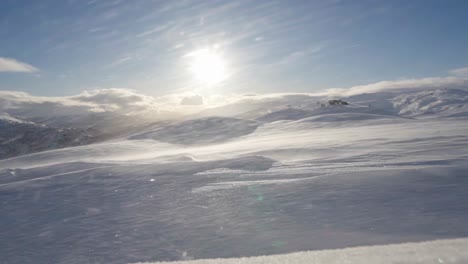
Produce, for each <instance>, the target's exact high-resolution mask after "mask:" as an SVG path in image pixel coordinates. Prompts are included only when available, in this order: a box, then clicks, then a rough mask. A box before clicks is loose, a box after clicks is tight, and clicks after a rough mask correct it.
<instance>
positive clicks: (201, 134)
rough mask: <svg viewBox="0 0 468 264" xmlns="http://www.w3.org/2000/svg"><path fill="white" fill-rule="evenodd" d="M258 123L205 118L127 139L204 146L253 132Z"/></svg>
mask: <svg viewBox="0 0 468 264" xmlns="http://www.w3.org/2000/svg"><path fill="white" fill-rule="evenodd" d="M258 125H259V123H258V122H256V121H252V120H243V119H237V118H227V117H207V118H201V119H194V120H188V121H183V122H180V123H177V124H173V125H168V126H165V127H161V128H159V129H156V130H153V131H149V132H145V133H142V134H137V135H134V136H131V137H130V138H129V139H132V140H135V139H154V140H158V141H163V142H168V143H172V144H182V145H191V144H206V143H216V142H222V141H225V140H229V139H232V138H236V137H240V136H245V135H248V134H250V133H252V132H254V131H255V130H256V129H257V127H258Z"/></svg>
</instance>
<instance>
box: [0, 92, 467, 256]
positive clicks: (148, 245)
mask: <svg viewBox="0 0 468 264" xmlns="http://www.w3.org/2000/svg"><path fill="white" fill-rule="evenodd" d="M462 95H463V92H461V91H454V90H434V91H430V92H427V91H426V92H417V93H413V92H411V93H406V94H402V93H399V94H395V93H393V94H385V95H383V94H374V95H372V94H366V95H360V96H358V95H356V96H354V97H349V98H346V100H348V101H349V102H350V104H349V105H347V106H344V105H338V106H336V105H324V106H320V102H326V100H328V99H329V98H325V97H323V98H318V97H314V98H312V97H310V96H303V95H298V96H295V97H291V96H290V95H288V96H286V97H279V99H278V98H276V97H275V98H276V99H271V98H269V99H268V100H267V101H268V103H267V104H266V103H265V101H264V100H263V99H262V100H261V102H260V103H259V104H258V105H256V106H255V103H254V102H253V101H250V103H249V104H250V105H251V106H252V107H251V108H249V109H244V110H245V111H244V112H243V113H244V114H246V113H247V115H248V116H250V117H252V118H250V119H248V118H246V117H245V118H240V117H239V115H242V111H241V109H240V108H237V107H234V106H235V103H234V104H233V105H231V106H230V107H231V109H233V108H236V111H234V112H232V113H231V114H234V115H235V116H236V118H234V117H197V118H194V119H191V118H186V119H185V120H168V121H167V122H158V123H144V124H143V125H141V126H132V127H131V128H129V129H128V130H127V131H125V133H123V134H120V136H116V137H112V140H108V141H101V142H99V143H94V144H88V145H82V146H75V147H66V146H69V145H66V144H73V143H71V142H75V141H74V139H78V138H79V139H80V140H79V141H76V142H79V143H80V144H78V143H77V145H81V142H82V141H81V139H83V138H85V139H86V135H83V137H81V136H82V134H80V133H81V130H77V129H64V130H59V129H52V128H51V127H49V126H45V125H38V124H36V123H32V122H31V121H24V120H22V119H21V118H18V117H14V116H13V115H6V114H4V115H3V117H2V119H1V120H0V122H2V123H0V124H1V125H2V126H3V127H2V129H1V130H0V133H1V136H2V138H3V141H2V143H1V144H2V145H0V146H1V147H2V148H1V149H2V151H4V153H6V152H5V150H7V152H8V153H9V154H8V155H12V154H11V153H13V155H16V154H22V153H20V152H19V150H21V149H22V148H26V146H27V147H31V146H34V147H36V144H38V145H37V147H38V148H39V147H44V148H45V146H47V147H50V146H49V145H48V144H51V142H54V143H56V142H64V143H63V145H62V146H60V147H66V148H61V149H55V150H48V151H42V152H38V153H33V154H28V155H22V156H17V157H13V158H9V159H3V160H0V213H1V215H2V217H1V218H0V237H2V239H1V240H0V256H1V260H2V261H3V262H5V263H9V264H10V263H21V264H24V263H71V264H73V263H135V262H154V261H173V260H191V259H212V258H238V257H247V256H262V255H271V254H287V253H292V252H298V251H309V250H322V249H342V248H346V247H362V246H364V247H367V246H370V245H385V244H398V245H399V244H400V243H409V242H411V243H412V244H411V246H414V248H415V249H417V250H424V248H425V247H419V246H418V245H424V246H427V245H432V244H430V243H432V242H430V243H429V244H424V243H423V244H418V243H419V242H421V241H431V240H440V239H449V240H448V241H450V242H447V243H449V245H451V246H453V247H458V248H457V249H458V250H459V251H457V250H454V251H453V252H455V253H456V252H461V253H460V255H459V256H458V255H457V256H455V257H459V258H454V259H455V260H460V259H461V257H463V256H464V257H466V255H463V254H462V252H463V251H460V250H461V248H460V247H463V246H464V245H465V244H466V242H463V241H465V240H457V239H458V238H465V237H467V236H468V226H467V225H466V221H467V219H468V213H467V212H468V190H467V186H468V178H467V177H466V175H467V171H468V136H467V135H468V122H466V117H464V116H463V115H462V114H461V113H463V111H464V110H463V106H462V105H463V104H464V103H463V102H464V101H463V100H464V99H463V97H462ZM455 97H457V98H458V99H457V100H455ZM287 98H290V99H292V100H291V101H288V99H287ZM353 98H354V99H355V101H352V99H353ZM427 98H438V99H437V100H435V101H434V100H433V102H432V101H431V100H430V99H427ZM429 101H431V102H432V103H428V102H429ZM317 102H319V104H317ZM244 103H245V102H242V104H244ZM266 105H268V106H266ZM369 105H370V106H369ZM428 105H430V107H428ZM254 106H255V107H254ZM260 106H262V107H265V108H263V109H262V108H260ZM458 106H459V107H458ZM256 107H259V108H256ZM253 109H257V110H258V111H253ZM410 109H411V111H410ZM429 109H430V111H431V112H430V114H429V112H428V111H429ZM237 110H238V111H237ZM426 110H427V111H426ZM416 113H418V114H416ZM420 113H425V114H424V117H426V118H419V114H420ZM449 113H455V114H449ZM247 115H246V116H247ZM447 116H450V118H447ZM253 117H254V118H253ZM427 117H432V118H427ZM133 118H135V117H133ZM255 119H257V120H255ZM123 120H124V119H123ZM129 124H134V123H129ZM122 127H123V125H122ZM4 135H8V136H4ZM67 135H69V136H67ZM15 136H17V138H15ZM65 138H66V139H67V140H65V141H61V140H64V139H65ZM8 140H10V141H8ZM13 142H16V143H13ZM88 143H90V142H88ZM5 146H9V147H11V149H10V150H8V149H7V148H5ZM53 147H54V146H52V147H51V148H53ZM452 239H455V240H452ZM457 241H462V243H461V244H460V243H458V242H457ZM433 243H436V244H437V243H439V242H437V241H436V242H433ZM444 243H445V242H444ZM444 243H442V244H437V245H440V247H430V248H431V252H432V253H433V254H432V255H430V256H431V257H435V256H438V257H440V258H441V260H442V261H444V263H450V260H451V259H450V256H451V255H450V254H449V255H447V254H446V253H447V251H446V250H445V249H444V247H443V245H447V244H444ZM398 245H397V247H398ZM404 245H406V244H404ZM383 248H384V249H387V247H383ZM391 248H392V246H390V249H391ZM405 248H406V247H403V246H402V247H400V248H399V249H402V250H403V251H393V252H406V253H401V254H407V255H406V256H408V257H409V258H411V257H412V256H414V255H411V253H408V251H404V249H405ZM445 248H447V247H445ZM437 250H439V251H440V252H438V251H437ZM345 252H347V251H345ZM357 252H360V251H359V250H358V251H357ZM390 252H392V251H390ZM418 252H423V251H418ZM450 252H452V251H450ZM453 252H452V253H451V254H455V253H453ZM297 254H309V253H297ZM311 254H312V255H314V254H315V253H311ZM317 254H321V253H317ZM351 254H353V253H351ZM390 254H391V253H390ZM312 255H308V256H312ZM287 256H288V255H286V256H284V257H287ZM250 260H252V261H256V260H255V259H250ZM250 260H249V261H250ZM429 260H430V261H432V260H433V258H430V259H429ZM233 261H234V260H233ZM402 261H403V260H402ZM437 261H438V260H437ZM400 262H401V261H400ZM403 262H405V261H403ZM414 262H415V263H422V262H417V261H414ZM201 263H205V262H201ZM206 263H212V262H206ZM227 263H230V262H227ZM252 263H257V262H252ZM259 263H264V262H259ZM293 263H294V262H293ZM298 263H304V262H298ZM319 263H320V262H319ZM322 263H328V261H325V262H322ZM332 263H333V262H332ZM337 263H340V262H337ZM397 263H398V262H397ZM429 263H431V262H429ZM432 263H436V262H432ZM454 263H455V262H454Z"/></svg>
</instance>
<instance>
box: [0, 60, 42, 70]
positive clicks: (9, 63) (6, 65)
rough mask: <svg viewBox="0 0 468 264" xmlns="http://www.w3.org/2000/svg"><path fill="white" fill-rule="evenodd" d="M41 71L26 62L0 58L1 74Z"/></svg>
mask: <svg viewBox="0 0 468 264" xmlns="http://www.w3.org/2000/svg"><path fill="white" fill-rule="evenodd" d="M37 71H39V69H37V68H36V67H34V66H32V65H30V64H27V63H25V62H21V61H17V60H15V59H11V58H4V57H0V72H37Z"/></svg>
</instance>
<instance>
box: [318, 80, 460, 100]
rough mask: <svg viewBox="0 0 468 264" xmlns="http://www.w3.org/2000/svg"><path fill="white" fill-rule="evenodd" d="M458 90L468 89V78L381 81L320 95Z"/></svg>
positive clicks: (336, 89)
mask: <svg viewBox="0 0 468 264" xmlns="http://www.w3.org/2000/svg"><path fill="white" fill-rule="evenodd" d="M443 88H458V89H468V78H459V77H432V78H421V79H405V80H395V81H381V82H377V83H371V84H366V85H359V86H353V87H351V88H347V89H346V88H333V89H328V90H326V91H325V92H324V93H320V94H321V95H342V96H351V95H356V94H362V93H375V92H380V91H392V90H394V91H396V90H408V89H409V90H425V89H428V90H429V89H443Z"/></svg>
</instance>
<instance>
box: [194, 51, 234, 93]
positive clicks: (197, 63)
mask: <svg viewBox="0 0 468 264" xmlns="http://www.w3.org/2000/svg"><path fill="white" fill-rule="evenodd" d="M186 56H187V57H189V58H190V59H191V63H190V66H189V70H190V72H191V73H192V74H193V76H194V77H195V78H196V79H197V80H199V81H202V82H204V83H207V84H217V83H220V82H222V81H224V80H225V79H226V78H227V74H226V63H225V61H224V58H223V56H222V55H221V54H220V53H218V52H216V51H215V50H210V49H201V50H197V51H194V52H191V53H189V54H187V55H186Z"/></svg>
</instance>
